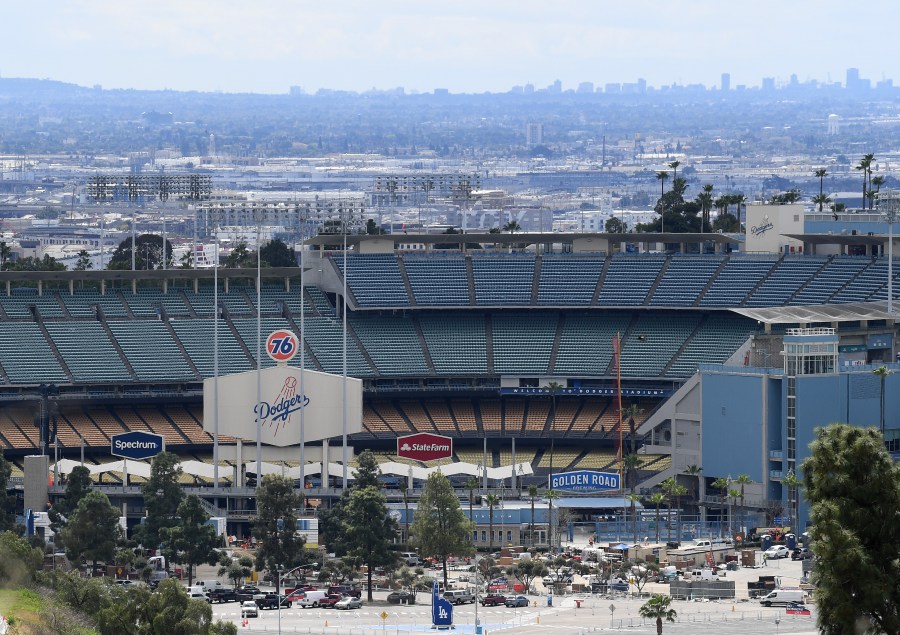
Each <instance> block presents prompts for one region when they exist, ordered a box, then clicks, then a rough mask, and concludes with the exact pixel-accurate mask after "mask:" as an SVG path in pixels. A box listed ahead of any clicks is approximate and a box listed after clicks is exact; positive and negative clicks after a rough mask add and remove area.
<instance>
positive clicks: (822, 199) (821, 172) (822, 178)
mask: <svg viewBox="0 0 900 635" xmlns="http://www.w3.org/2000/svg"><path fill="white" fill-rule="evenodd" d="M813 174H815V176H816V178H817V179H819V197H818V198H819V200H818V201H815V202H817V203H818V204H819V211H820V212H821V211H822V204H823V203H824V202H826V201H827V199H828V197H827V196H825V175H826V174H828V170H826V169H825V168H819V169H817V170H816V171H815V172H813Z"/></svg>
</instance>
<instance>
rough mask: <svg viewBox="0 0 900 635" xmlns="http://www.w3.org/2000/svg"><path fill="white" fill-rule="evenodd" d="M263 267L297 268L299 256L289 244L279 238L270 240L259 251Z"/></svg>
mask: <svg viewBox="0 0 900 635" xmlns="http://www.w3.org/2000/svg"><path fill="white" fill-rule="evenodd" d="M259 257H260V266H261V267H296V266H297V256H295V255H294V252H293V250H291V248H290V247H288V246H287V244H286V243H285V242H284V241H283V240H280V239H278V238H274V239H272V240H270V241H269V242H268V243H266V244H265V246H263V247H260V250H259Z"/></svg>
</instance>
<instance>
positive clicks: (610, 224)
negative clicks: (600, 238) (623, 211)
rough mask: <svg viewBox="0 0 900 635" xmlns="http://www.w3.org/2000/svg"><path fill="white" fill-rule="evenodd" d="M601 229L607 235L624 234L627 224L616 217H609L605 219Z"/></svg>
mask: <svg viewBox="0 0 900 635" xmlns="http://www.w3.org/2000/svg"><path fill="white" fill-rule="evenodd" d="M603 229H604V231H605V232H606V233H607V234H624V233H625V232H626V231H628V224H627V223H624V222H622V219H620V218H618V217H616V216H611V217H609V218H607V219H606V223H605V224H604V226H603Z"/></svg>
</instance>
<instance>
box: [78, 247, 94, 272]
mask: <svg viewBox="0 0 900 635" xmlns="http://www.w3.org/2000/svg"><path fill="white" fill-rule="evenodd" d="M93 268H94V265H93V263H92V262H91V255H90V254H89V253H88V252H87V250H86V249H82V250H81V251H79V252H78V260H77V261H76V262H75V271H87V270H88V269H93Z"/></svg>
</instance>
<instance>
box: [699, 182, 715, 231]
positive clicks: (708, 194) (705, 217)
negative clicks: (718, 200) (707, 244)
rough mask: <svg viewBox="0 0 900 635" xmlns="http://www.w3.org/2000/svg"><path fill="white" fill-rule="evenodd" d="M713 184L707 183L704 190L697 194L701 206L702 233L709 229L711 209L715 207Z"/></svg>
mask: <svg viewBox="0 0 900 635" xmlns="http://www.w3.org/2000/svg"><path fill="white" fill-rule="evenodd" d="M712 191H713V186H712V183H707V184H706V185H704V186H703V191H702V192H701V193H700V194H698V195H697V204H698V205H699V206H700V212H701V214H700V218H701V221H702V222H701V226H700V233H703V232H705V231H707V230H708V229H709V210H711V209H712V207H713V195H712Z"/></svg>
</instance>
